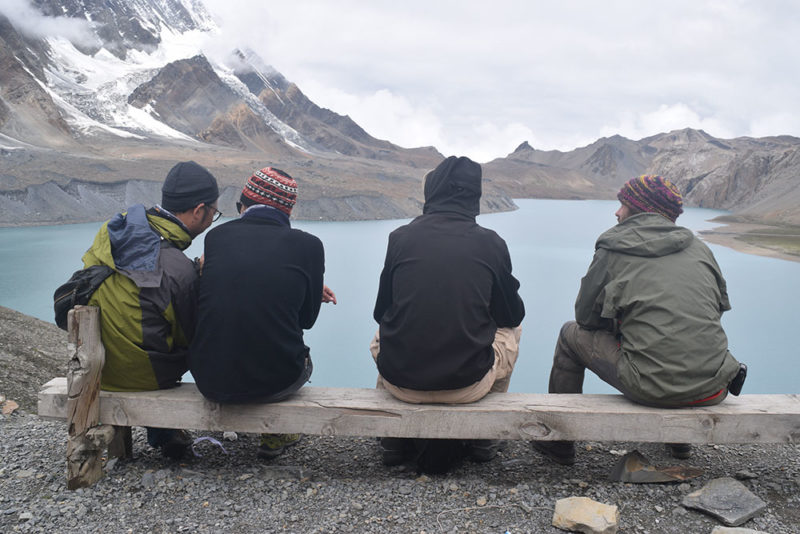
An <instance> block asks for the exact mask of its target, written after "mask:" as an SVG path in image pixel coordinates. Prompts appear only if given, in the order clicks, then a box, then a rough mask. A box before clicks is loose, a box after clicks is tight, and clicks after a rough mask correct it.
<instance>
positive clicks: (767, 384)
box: [0, 200, 800, 393]
mask: <svg viewBox="0 0 800 534" xmlns="http://www.w3.org/2000/svg"><path fill="white" fill-rule="evenodd" d="M516 202H517V204H518V205H519V207H520V209H519V210H517V211H513V212H508V213H499V214H491V215H481V216H480V217H479V218H478V221H479V222H480V224H482V225H483V226H486V227H488V228H492V229H494V230H496V231H497V232H498V233H499V234H500V236H502V237H503V238H504V239H505V240H506V242H507V243H508V247H509V250H510V252H511V259H512V263H513V266H514V275H515V276H516V277H517V278H518V279H519V280H520V283H521V289H520V290H521V293H522V298H523V299H524V301H525V307H526V310H527V315H526V317H525V320H524V321H523V323H522V327H523V333H522V341H521V345H520V357H519V360H518V362H517V367H516V369H515V371H514V375H513V378H512V381H511V391H517V392H522V391H527V392H546V390H547V380H548V376H549V372H550V363H551V359H552V355H553V348H554V346H555V341H556V337H557V335H558V331H559V329H560V327H561V325H562V323H563V322H564V321H567V320H570V319H571V318H572V316H573V304H574V301H575V296H576V294H577V291H578V287H579V284H580V279H581V277H582V276H583V275H584V273H585V272H586V269H587V267H588V266H589V262H590V261H591V259H592V253H593V249H594V242H595V240H596V238H597V236H598V235H600V233H601V232H603V231H604V230H606V229H607V228H609V227H611V226H613V225H614V224H615V223H616V220H615V218H614V212H615V211H616V209H617V207H618V203H616V202H612V201H567V200H517V201H516ZM722 213H723V212H719V211H714V210H706V209H696V208H695V209H692V208H690V209H687V210H686V213H684V214H683V215H681V217H680V219H678V223H679V224H681V225H683V226H686V227H688V228H691V229H692V230H694V231H698V230H702V229H705V228H711V227H713V226H716V223H713V222H709V221H708V220H709V219H711V218H713V217H716V216H717V215H720V214H722ZM221 222H224V219H223V220H222V221H220V223H221ZM405 222H407V221H406V220H390V221H363V222H309V221H293V225H294V226H295V227H297V228H301V229H303V230H306V231H308V232H311V233H313V234H315V235H316V236H318V237H319V238H320V239H322V242H323V243H324V244H325V255H326V275H325V283H326V284H327V285H329V286H330V287H331V288H332V289H333V290H334V291H335V292H336V296H337V298H338V301H339V304H338V305H336V306H333V305H330V304H323V306H322V311H321V312H320V315H319V319H318V320H317V323H316V325H315V326H314V328H313V329H312V330H310V331H308V332H307V333H306V344H307V345H309V346H310V347H311V356H312V358H313V360H314V374H313V376H312V377H311V384H312V385H315V386H340V387H372V386H374V385H375V377H376V371H375V366H374V363H373V362H372V358H371V357H370V354H369V351H368V345H369V341H370V339H371V337H372V335H373V334H374V333H375V330H376V328H377V324H376V323H375V322H374V321H373V319H372V307H373V305H374V303H375V295H376V292H377V288H378V276H379V274H380V270H381V267H382V266H383V259H384V254H385V252H386V241H387V237H388V235H389V232H391V231H392V230H393V229H394V228H396V227H398V226H400V225H401V224H404V223H405ZM217 224H219V223H217ZM99 226H100V223H89V224H75V225H62V226H44V227H30V228H0V272H2V273H3V274H2V276H0V305H1V306H6V307H8V308H12V309H15V310H18V311H21V312H23V313H26V314H28V315H32V316H34V317H38V318H40V319H43V320H45V321H49V322H53V317H52V313H53V312H52V294H53V291H54V290H55V288H56V287H57V286H58V285H60V284H61V283H63V282H64V281H66V279H67V278H69V276H70V274H72V272H73V271H75V270H77V269H79V268H81V267H82V264H81V261H80V258H81V256H82V255H83V253H84V251H85V250H86V249H87V248H88V247H89V245H90V244H91V242H92V239H93V238H94V234H95V233H96V232H97V229H98V228H99ZM710 247H711V249H712V250H713V252H714V254H715V256H716V258H717V261H718V263H719V264H720V267H721V268H722V272H723V274H724V276H725V278H726V280H727V282H728V291H729V295H730V299H731V304H732V306H733V309H732V310H731V311H730V312H727V313H726V314H725V315H724V316H723V325H724V327H725V330H726V332H727V334H728V338H729V342H730V348H731V352H733V354H734V356H736V358H737V359H739V360H740V361H742V362H744V363H747V365H748V366H749V374H748V378H747V383H746V384H745V389H744V392H745V393H800V380H799V379H800V371H798V368H797V367H795V365H798V364H800V361H799V359H798V356H799V355H800V350H799V349H798V346H797V342H796V341H794V338H793V337H791V336H790V335H789V334H790V333H791V332H793V331H795V329H796V328H797V318H796V315H795V313H796V310H795V306H796V305H797V301H798V296H800V263H798V262H790V261H785V260H777V259H772V258H764V257H760V256H753V255H748V254H743V253H740V252H736V251H734V250H731V249H728V248H724V247H720V246H717V245H710ZM202 248H203V236H200V237H199V238H198V239H196V240H195V242H194V243H193V244H192V246H191V247H190V248H189V249H188V251H187V254H188V255H189V256H190V257H194V256H199V255H200V254H201V253H202ZM65 357H66V355H65ZM584 391H586V392H587V393H605V392H611V391H613V390H612V389H611V388H610V387H609V386H606V385H605V384H604V383H602V382H601V381H599V380H598V379H596V378H595V377H594V376H592V375H591V373H587V380H586V384H585V387H584Z"/></svg>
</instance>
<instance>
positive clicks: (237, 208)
mask: <svg viewBox="0 0 800 534" xmlns="http://www.w3.org/2000/svg"><path fill="white" fill-rule="evenodd" d="M243 207H244V206H243V205H242V203H241V202H237V203H236V211H237V212H238V213H241V212H242V208H243Z"/></svg>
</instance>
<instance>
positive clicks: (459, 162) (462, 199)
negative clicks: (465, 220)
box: [422, 156, 481, 217]
mask: <svg viewBox="0 0 800 534" xmlns="http://www.w3.org/2000/svg"><path fill="white" fill-rule="evenodd" d="M480 203H481V166H480V165H479V164H477V163H475V162H474V161H472V160H471V159H469V158H465V157H460V158H457V157H455V156H450V157H449V158H447V159H446V160H444V161H443V162H441V163H440V164H439V165H438V166H437V167H436V168H435V169H434V170H432V171H431V172H429V173H428V174H427V177H426V179H425V206H424V207H423V208H422V213H425V214H428V213H439V212H454V213H460V214H462V215H467V216H469V217H475V216H477V215H478V213H480Z"/></svg>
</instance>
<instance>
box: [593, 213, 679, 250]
mask: <svg viewBox="0 0 800 534" xmlns="http://www.w3.org/2000/svg"><path fill="white" fill-rule="evenodd" d="M693 239H694V234H693V233H692V231H691V230H689V229H687V228H684V227H682V226H677V225H676V224H675V223H673V222H672V221H670V220H668V219H666V218H665V217H663V216H661V215H659V214H657V213H637V214H636V215H632V216H630V217H628V218H627V219H625V220H624V221H622V222H621V223H619V224H618V225H616V226H614V227H613V228H611V229H609V230H607V231H606V232H604V233H603V234H602V235H601V236H600V237H599V238H598V239H597V243H596V244H595V249H601V248H602V249H606V250H611V251H614V252H619V253H621V254H628V255H631V256H642V257H648V258H656V257H661V256H667V255H669V254H674V253H675V252H680V251H681V250H683V249H685V248H686V247H688V246H689V245H690V244H691V242H692V240H693Z"/></svg>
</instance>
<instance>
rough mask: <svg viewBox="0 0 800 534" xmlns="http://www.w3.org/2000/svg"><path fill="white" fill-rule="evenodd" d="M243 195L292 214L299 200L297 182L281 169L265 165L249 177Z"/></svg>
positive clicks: (257, 202) (258, 202)
mask: <svg viewBox="0 0 800 534" xmlns="http://www.w3.org/2000/svg"><path fill="white" fill-rule="evenodd" d="M242 196H243V197H246V198H248V199H250V200H252V201H253V202H255V203H256V204H266V205H267V206H272V207H273V208H277V209H279V210H281V211H282V212H284V213H285V214H286V215H291V213H292V208H293V207H294V204H295V202H296V201H297V182H295V181H294V178H292V177H291V176H289V175H288V174H286V173H285V172H283V171H282V170H280V169H274V168H272V167H265V168H263V169H261V170H260V171H256V172H254V173H253V176H251V177H250V178H248V180H247V183H246V184H244V189H243V190H242Z"/></svg>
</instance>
